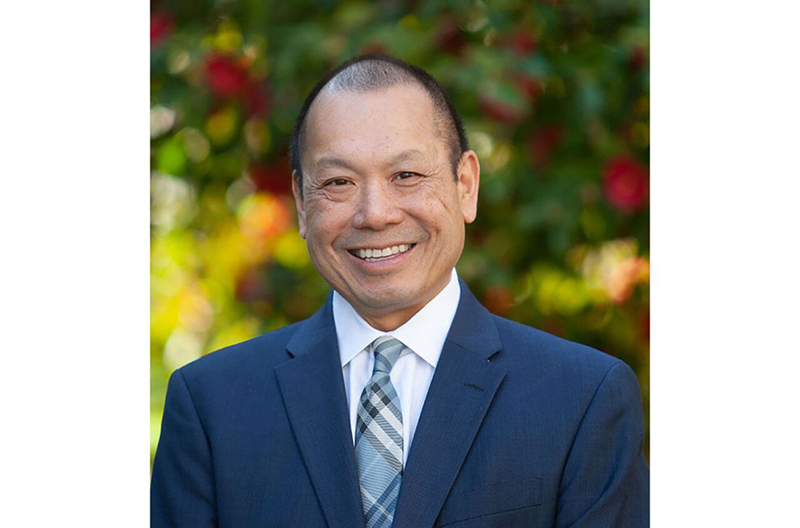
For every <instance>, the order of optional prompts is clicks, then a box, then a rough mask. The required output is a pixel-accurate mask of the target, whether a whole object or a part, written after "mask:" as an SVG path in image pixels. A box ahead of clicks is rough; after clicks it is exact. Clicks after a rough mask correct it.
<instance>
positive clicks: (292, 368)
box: [275, 297, 364, 528]
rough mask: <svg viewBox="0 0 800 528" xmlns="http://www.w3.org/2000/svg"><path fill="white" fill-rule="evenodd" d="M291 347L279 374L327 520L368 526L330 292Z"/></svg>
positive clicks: (336, 524) (335, 524) (277, 370)
mask: <svg viewBox="0 0 800 528" xmlns="http://www.w3.org/2000/svg"><path fill="white" fill-rule="evenodd" d="M286 349H287V351H288V352H289V353H290V354H291V355H292V356H293V359H291V360H289V361H287V362H286V363H283V364H282V365H279V366H278V367H276V368H275V375H276V376H277V378H278V384H279V386H280V390H281V393H282V395H283V400H284V405H285V406H286V412H287V413H288V415H289V421H290V423H291V425H292V429H293V430H294V433H295V437H296V439H297V443H298V445H299V447H300V451H301V453H302V455H303V459H304V460H305V463H306V469H307V471H308V473H309V475H310V477H311V482H312V484H313V486H314V490H315V491H316V493H317V498H318V499H319V502H320V505H321V506H322V510H323V512H324V514H325V519H326V521H327V523H328V525H329V526H331V527H342V528H345V527H346V528H351V527H363V526H364V514H363V510H362V506H361V492H360V489H359V485H358V474H357V470H356V461H355V453H354V450H353V443H352V436H351V433H350V423H349V421H348V412H347V397H346V395H345V392H344V382H343V380H342V368H341V364H340V361H339V347H338V344H337V340H336V330H335V327H334V325H333V317H332V314H331V299H330V297H329V298H328V302H327V303H326V304H325V305H324V306H323V307H322V309H320V311H319V312H317V314H316V315H314V316H313V317H312V318H311V319H309V320H308V321H307V322H306V323H304V328H300V329H298V331H297V332H295V334H294V336H293V337H292V339H291V340H290V341H289V343H288V344H287V345H286Z"/></svg>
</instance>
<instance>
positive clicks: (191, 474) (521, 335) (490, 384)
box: [151, 282, 649, 528]
mask: <svg viewBox="0 0 800 528" xmlns="http://www.w3.org/2000/svg"><path fill="white" fill-rule="evenodd" d="M642 438H643V422H642V404H641V394H640V391H639V385H638V382H637V380H636V377H635V376H634V374H633V372H632V371H631V369H630V368H629V367H628V366H627V365H625V364H624V363H623V362H621V361H619V360H617V359H614V358H612V357H611V356H608V355H605V354H602V353H600V352H598V351H596V350H593V349H591V348H588V347H585V346H582V345H578V344H575V343H571V342H569V341H565V340H563V339H559V338H557V337H553V336H551V335H549V334H546V333H544V332H541V331H538V330H535V329H533V328H530V327H527V326H523V325H520V324H517V323H514V322H511V321H509V320H507V319H503V318H500V317H496V316H494V315H492V314H490V313H489V312H488V311H486V309H484V308H483V307H482V306H481V305H480V303H478V301H477V300H476V299H475V297H474V296H473V295H472V294H471V293H470V292H469V290H468V289H467V287H466V285H465V284H464V283H463V282H462V283H461V300H460V302H459V306H458V310H457V312H456V316H455V319H454V320H453V324H452V326H451V328H450V332H449V334H448V337H447V340H446V342H445V344H444V348H443V350H442V354H441V357H440V359H439V364H438V366H437V368H436V372H435V374H434V377H433V381H432V382H431V386H430V389H429V391H428V395H427V398H426V400H425V404H424V407H423V409H422V414H421V415H420V419H419V423H418V425H417V429H416V434H415V436H414V442H413V444H412V445H411V447H410V449H411V451H410V453H409V457H408V463H407V465H406V467H405V469H404V473H403V480H402V484H401V488H400V496H399V498H398V502H397V509H396V511H395V519H394V525H393V526H394V527H395V528H421V527H428V526H445V525H446V526H453V527H468V526H481V527H484V526H503V527H510V526H592V527H594V526H609V527H612V526H613V527H640V526H648V518H649V506H648V504H649V474H648V469H647V465H646V464H645V461H644V458H643V456H642V452H641V447H642ZM151 521H152V526H153V528H159V527H162V526H174V527H191V528H203V527H209V526H222V527H232V528H246V527H251V526H252V527H267V526H291V527H295V526H297V527H316V526H331V527H341V528H353V527H363V526H364V519H363V514H362V509H361V496H360V492H359V487H358V476H357V471H356V461H355V453H354V449H353V442H352V437H351V433H350V424H349V421H348V412H347V398H346V396H345V391H344V383H343V380H342V369H341V364H340V360H339V353H338V346H337V339H336V331H335V327H334V324H333V317H332V312H331V301H330V298H329V300H328V302H327V303H326V304H325V306H324V307H323V308H322V309H320V311H319V312H317V313H316V314H315V315H314V316H313V317H311V318H310V319H308V320H306V321H303V322H300V323H296V324H293V325H291V326H287V327H285V328H282V329H280V330H277V331H274V332H270V333H268V334H265V335H262V336H260V337H257V338H255V339H252V340H249V341H246V342H244V343H240V344H238V345H234V346H232V347H229V348H226V349H223V350H220V351H218V352H215V353H213V354H209V355H207V356H205V357H203V358H201V359H199V360H197V361H195V362H193V363H190V364H188V365H186V366H184V367H183V368H181V369H179V370H177V371H176V372H175V373H174V374H173V375H172V377H171V379H170V382H169V388H168V391H167V398H166V404H165V409H164V419H163V425H162V429H161V439H160V441H159V445H158V449H157V452H156V457H155V462H154V466H153V480H152V488H151Z"/></svg>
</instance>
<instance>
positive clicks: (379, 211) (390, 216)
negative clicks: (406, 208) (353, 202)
mask: <svg viewBox="0 0 800 528" xmlns="http://www.w3.org/2000/svg"><path fill="white" fill-rule="evenodd" d="M402 220H403V211H402V209H401V208H400V203H399V200H398V199H397V197H395V196H393V195H392V192H391V190H390V189H389V188H387V186H385V185H382V184H381V183H380V182H370V183H368V184H366V185H364V186H363V187H362V189H361V193H360V195H359V201H358V208H357V210H356V214H355V215H354V216H353V227H354V228H356V229H371V230H373V231H380V230H381V229H384V228H386V227H387V226H389V225H393V224H399V223H400V222H402Z"/></svg>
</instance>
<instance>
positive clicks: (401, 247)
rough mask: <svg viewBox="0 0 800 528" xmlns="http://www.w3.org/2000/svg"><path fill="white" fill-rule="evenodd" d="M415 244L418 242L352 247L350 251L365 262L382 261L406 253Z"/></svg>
mask: <svg viewBox="0 0 800 528" xmlns="http://www.w3.org/2000/svg"><path fill="white" fill-rule="evenodd" d="M414 246H416V244H398V245H396V246H388V247H385V248H363V249H350V250H348V252H349V253H350V254H351V255H353V256H354V257H356V258H359V259H361V260H363V261H365V262H380V261H382V260H389V259H390V258H392V257H395V256H397V255H400V254H402V253H405V252H406V251H408V250H410V249H411V248H413V247H414Z"/></svg>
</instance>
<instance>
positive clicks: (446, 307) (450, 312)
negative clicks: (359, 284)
mask: <svg viewBox="0 0 800 528" xmlns="http://www.w3.org/2000/svg"><path fill="white" fill-rule="evenodd" d="M460 297H461V287H460V286H459V284H458V275H457V274H456V270H455V268H453V272H452V273H451V275H450V282H448V283H447V286H445V287H444V289H443V290H442V291H441V292H439V293H438V295H436V297H434V298H433V299H431V300H430V302H428V304H426V305H425V306H423V307H422V309H421V310H420V311H419V312H417V313H416V314H414V316H413V317H412V318H411V319H409V320H408V321H406V323H405V324H403V325H402V326H400V327H399V328H397V329H395V330H392V331H391V332H383V331H381V330H377V329H375V328H373V327H371V326H370V325H369V323H367V322H366V321H365V320H364V318H363V317H361V316H360V315H359V314H358V312H356V310H355V309H354V308H353V307H352V306H351V305H350V303H348V302H347V301H346V300H345V299H344V297H342V296H341V295H339V293H338V292H336V291H335V290H334V292H333V322H334V325H335V326H336V337H337V340H338V342H339V356H340V358H341V361H342V366H343V367H344V366H345V365H347V364H348V363H349V362H350V361H351V360H352V359H353V358H354V357H355V356H356V355H357V354H358V353H359V352H361V351H362V350H364V349H365V348H366V347H367V346H368V345H369V344H370V343H372V342H373V341H374V340H375V339H377V338H379V337H380V336H383V335H390V336H393V337H395V338H397V339H398V340H400V342H401V343H403V344H404V345H405V346H407V347H408V348H410V349H411V350H412V351H413V352H414V353H416V354H417V355H418V356H419V357H421V358H422V359H423V360H425V362H426V363H428V364H429V365H431V366H432V367H434V368H436V365H437V363H438V362H439V356H440V355H441V353H442V347H443V346H444V341H445V339H447V333H448V332H449V331H450V325H451V324H452V322H453V318H454V317H455V315H456V309H457V308H458V301H459V298H460Z"/></svg>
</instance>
